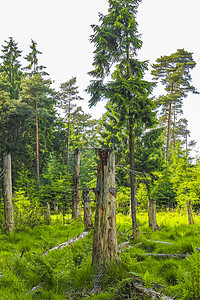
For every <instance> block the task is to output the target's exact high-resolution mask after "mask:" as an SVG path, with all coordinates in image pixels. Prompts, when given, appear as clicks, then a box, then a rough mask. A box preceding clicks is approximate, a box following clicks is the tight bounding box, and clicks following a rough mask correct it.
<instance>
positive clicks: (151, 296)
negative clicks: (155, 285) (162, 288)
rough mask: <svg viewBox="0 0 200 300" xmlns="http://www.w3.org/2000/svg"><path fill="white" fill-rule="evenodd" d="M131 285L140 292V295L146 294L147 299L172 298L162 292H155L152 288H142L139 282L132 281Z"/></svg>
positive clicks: (165, 299) (170, 299) (164, 299)
mask: <svg viewBox="0 0 200 300" xmlns="http://www.w3.org/2000/svg"><path fill="white" fill-rule="evenodd" d="M132 285H133V287H134V288H135V289H136V291H137V292H139V293H141V294H142V296H144V295H145V296H147V297H148V298H149V299H162V300H173V299H174V298H171V297H168V296H165V295H164V294H163V293H159V292H156V291H154V290H152V289H147V288H144V287H143V286H142V285H141V284H139V283H136V282H134V281H132Z"/></svg>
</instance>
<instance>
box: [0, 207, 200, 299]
mask: <svg viewBox="0 0 200 300" xmlns="http://www.w3.org/2000/svg"><path fill="white" fill-rule="evenodd" d="M176 220H177V222H176ZM157 221H158V224H159V226H160V227H161V229H162V230H161V231H157V232H152V231H151V230H150V229H149V227H148V219H147V214H146V213H145V212H140V213H139V214H138V223H139V224H140V227H139V229H140V239H139V240H133V239H132V231H131V220H130V218H129V216H124V215H122V214H119V215H118V216H117V228H118V231H117V236H118V244H121V243H123V242H129V244H128V246H129V247H127V248H125V249H123V250H121V252H120V258H121V260H120V261H119V262H118V263H116V262H113V263H111V264H110V265H108V266H105V267H104V272H103V276H102V278H101V289H102V290H101V292H100V293H99V294H96V295H95V294H92V293H91V291H92V289H93V285H94V282H95V278H96V275H97V271H96V269H95V268H94V267H93V266H92V264H91V262H92V237H93V232H92V231H91V232H90V233H89V234H88V235H87V236H85V238H84V239H81V240H78V241H77V242H76V243H74V244H70V245H69V246H68V247H63V248H60V249H58V250H52V251H50V252H48V250H49V249H51V248H53V247H55V246H57V245H59V244H61V243H63V242H66V241H68V240H69V239H71V238H73V237H75V236H78V235H79V234H80V233H81V232H82V231H83V230H84V224H83V222H82V221H81V220H78V221H76V222H75V221H73V220H66V221H65V224H62V223H61V222H60V221H59V219H57V220H55V222H53V224H51V225H40V226H37V227H33V228H29V227H25V228H24V229H23V230H16V231H15V232H14V233H12V234H8V235H5V234H1V235H0V299H3V300H4V299H8V300H11V299H46V300H51V299H74V300H77V299H85V300H86V299H92V300H99V299H101V300H103V299H111V300H112V299H113V300H118V299H145V297H144V296H143V297H141V295H138V294H137V293H136V291H135V289H134V287H133V282H135V281H136V282H138V283H140V284H142V285H143V286H144V287H146V288H155V289H156V290H157V291H162V292H164V294H166V295H168V296H170V297H176V299H182V300H184V299H185V300H186V299H190V298H192V299H200V253H199V251H198V250H196V247H200V239H199V237H200V225H199V224H200V222H199V219H198V218H197V217H196V220H195V224H194V225H191V226H188V225H187V220H186V217H185V216H184V214H183V213H182V212H171V211H170V212H160V213H158V216H157ZM158 241H162V242H166V244H162V243H158ZM44 253H47V254H46V255H44ZM145 253H162V254H186V255H187V257H186V258H185V259H182V258H168V259H164V258H160V257H152V256H148V255H144V254H145Z"/></svg>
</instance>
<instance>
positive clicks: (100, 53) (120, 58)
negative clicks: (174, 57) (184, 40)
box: [88, 0, 153, 236]
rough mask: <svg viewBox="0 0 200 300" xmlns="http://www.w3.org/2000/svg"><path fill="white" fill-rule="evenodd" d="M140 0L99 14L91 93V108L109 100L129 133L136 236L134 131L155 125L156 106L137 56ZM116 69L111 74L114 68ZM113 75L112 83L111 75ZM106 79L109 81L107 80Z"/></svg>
mask: <svg viewBox="0 0 200 300" xmlns="http://www.w3.org/2000/svg"><path fill="white" fill-rule="evenodd" d="M139 2H140V1H139V0H115V1H113V0H109V1H108V3H109V9H108V15H105V16H104V15H102V14H100V15H99V21H100V25H93V26H92V28H93V31H94V34H93V35H92V36H91V42H92V43H93V44H94V45H95V47H96V49H95V51H94V62H93V66H94V70H93V71H91V72H90V73H89V74H90V75H91V76H93V77H94V78H95V79H94V80H93V81H91V84H90V86H89V87H88V92H89V93H90V94H91V99H90V105H91V106H93V105H95V104H96V103H97V102H98V101H99V100H102V99H109V101H110V102H111V103H115V104H116V109H117V110H118V112H119V114H120V120H119V124H118V125H119V128H120V126H122V124H123V125H125V124H126V126H127V127H128V132H129V164H130V170H131V172H130V185H131V206H132V210H131V211H132V223H133V233H134V236H137V235H138V234H139V231H138V225H137V220H136V207H135V206H136V203H135V187H134V185H135V178H134V173H133V170H134V130H135V128H137V127H142V126H143V125H144V124H145V125H146V126H151V125H152V118H153V113H152V110H153V103H152V101H151V100H150V99H149V94H150V93H151V89H152V85H151V84H150V83H149V82H147V81H145V80H144V79H143V75H144V70H145V68H146V64H145V63H141V62H139V61H138V60H137V59H136V58H135V56H136V53H137V51H138V50H139V49H140V48H141V46H142V42H141V40H140V38H139V34H138V31H137V22H136V13H137V8H138V5H139ZM113 65H114V66H115V71H114V72H113V73H112V71H111V67H112V66H113ZM111 74H112V80H111V81H108V76H109V75H111ZM105 79H107V81H106V80H105Z"/></svg>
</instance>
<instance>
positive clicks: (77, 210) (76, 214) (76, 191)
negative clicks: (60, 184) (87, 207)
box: [72, 148, 81, 219]
mask: <svg viewBox="0 0 200 300" xmlns="http://www.w3.org/2000/svg"><path fill="white" fill-rule="evenodd" d="M80 199H81V195H80V150H79V149H78V148H76V150H75V153H74V175H73V191H72V219H77V218H81V206H80Z"/></svg>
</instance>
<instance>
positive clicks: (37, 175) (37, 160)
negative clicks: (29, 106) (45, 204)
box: [35, 100, 40, 179]
mask: <svg viewBox="0 0 200 300" xmlns="http://www.w3.org/2000/svg"><path fill="white" fill-rule="evenodd" d="M35 112H36V117H35V138H36V177H37V179H39V176H40V171H39V140H38V139H39V138H38V116H37V100H35Z"/></svg>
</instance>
